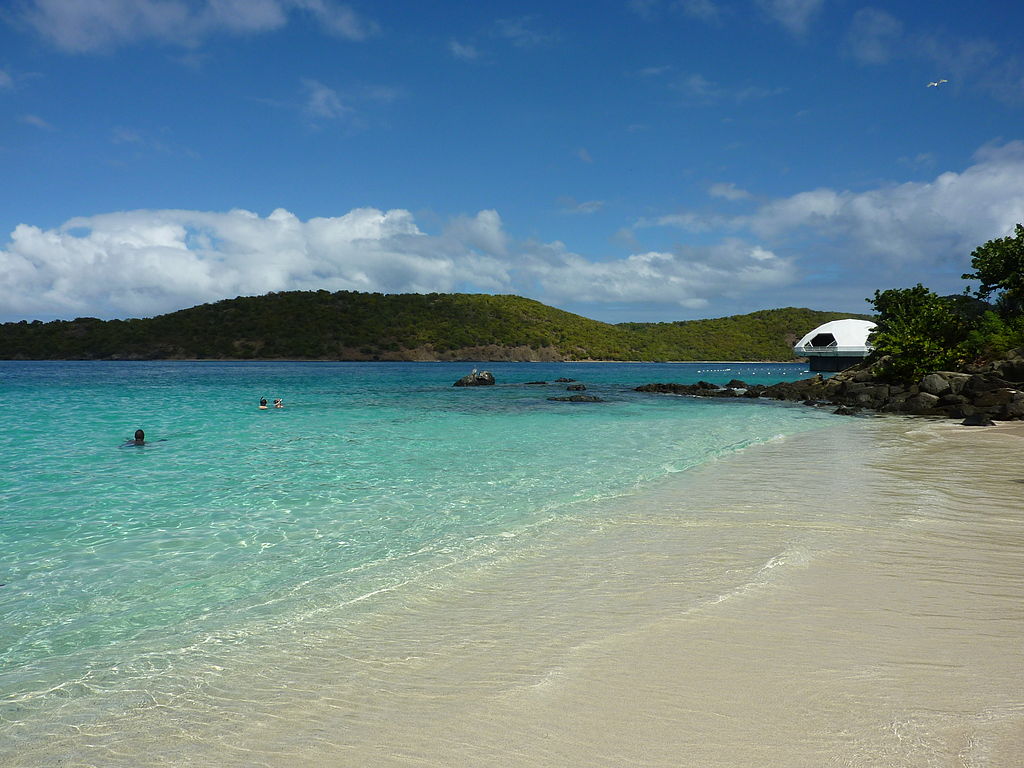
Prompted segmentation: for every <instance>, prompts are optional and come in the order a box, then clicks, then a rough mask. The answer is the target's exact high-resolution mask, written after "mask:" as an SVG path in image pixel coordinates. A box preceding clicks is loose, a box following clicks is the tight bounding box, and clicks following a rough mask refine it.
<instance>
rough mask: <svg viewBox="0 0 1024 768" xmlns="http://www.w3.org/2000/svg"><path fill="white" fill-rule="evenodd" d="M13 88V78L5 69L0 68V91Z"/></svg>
mask: <svg viewBox="0 0 1024 768" xmlns="http://www.w3.org/2000/svg"><path fill="white" fill-rule="evenodd" d="M13 89H14V78H13V77H11V76H10V75H9V74H8V73H7V72H6V71H5V70H3V69H0V91H10V90H13Z"/></svg>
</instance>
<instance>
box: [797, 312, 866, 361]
mask: <svg viewBox="0 0 1024 768" xmlns="http://www.w3.org/2000/svg"><path fill="white" fill-rule="evenodd" d="M874 328H875V324H874V323H872V322H871V321H870V320H855V319H853V318H848V319H846V320H832V321H831V322H828V323H825V324H823V325H819V326H818V327H817V328H815V329H814V330H813V331H810V332H809V333H807V334H806V335H805V336H804V337H803V338H802V339H800V341H799V342H798V343H797V344H796V345H795V346H794V347H793V351H794V352H796V353H797V354H799V355H811V354H814V353H815V352H818V353H819V354H820V353H832V354H835V353H847V354H858V353H859V354H862V355H863V354H867V352H868V350H869V349H870V347H869V346H868V334H869V333H871V331H873V330H874Z"/></svg>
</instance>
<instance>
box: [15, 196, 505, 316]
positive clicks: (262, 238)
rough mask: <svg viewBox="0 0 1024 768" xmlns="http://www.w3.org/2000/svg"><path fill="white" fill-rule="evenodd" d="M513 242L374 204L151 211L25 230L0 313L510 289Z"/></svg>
mask: <svg viewBox="0 0 1024 768" xmlns="http://www.w3.org/2000/svg"><path fill="white" fill-rule="evenodd" d="M503 238H504V235H503V233H502V231H501V220H500V218H499V217H498V215H497V214H496V213H495V212H493V211H490V212H488V211H485V212H482V213H481V214H479V215H478V216H476V217H469V218H466V219H462V220H458V221H456V222H454V223H453V224H452V226H451V228H450V230H449V231H447V232H445V233H442V234H441V235H439V236H429V235H426V234H424V233H423V232H421V231H420V230H419V228H418V227H417V226H416V223H415V221H414V220H413V217H412V214H410V213H409V212H408V211H404V210H391V211H386V212H384V211H380V210H377V209H372V208H359V209H355V210H353V211H350V212H349V213H347V214H345V215H344V216H339V217H332V218H314V219H310V220H308V221H301V220H299V219H298V218H297V217H296V216H295V215H294V214H292V213H290V212H288V211H286V210H283V209H278V210H276V211H274V212H273V213H271V214H270V215H269V216H267V217H260V216H258V215H257V214H255V213H251V212H249V211H243V210H235V211H230V212H228V213H207V212H202V211H183V210H164V211H146V210H142V211H129V212H123V213H110V214H103V215H98V216H91V217H85V218H76V219H72V220H70V221H68V222H66V223H65V224H64V225H63V226H61V227H59V228H57V229H52V230H43V229H40V228H38V227H34V226H31V225H27V224H21V225H19V226H18V227H17V228H16V229H15V230H14V232H13V234H12V236H11V241H10V243H9V244H8V245H7V247H6V248H5V249H4V250H2V251H0V274H2V275H3V276H2V277H0V306H4V307H5V308H6V311H7V312H8V313H9V314H10V315H11V316H12V317H23V316H30V317H31V316H38V315H40V314H44V315H50V316H52V315H56V316H67V315H69V314H70V315H73V314H82V313H85V314H95V315H99V316H125V315H151V314H154V313H160V312H166V311H169V310H173V309H177V308H180V307H184V306H190V305H193V304H196V303H199V302H204V301H212V300H216V299H221V298H225V297H233V296H236V295H245V294H260V293H265V292H267V291H280V290H290V289H319V288H325V289H329V290H341V289H350V290H362V291H367V290H369V291H387V292H429V291H451V290H456V289H458V288H459V286H461V285H469V284H473V285H477V286H480V287H481V288H482V289H488V290H496V289H500V288H503V287H506V286H507V285H508V270H507V264H505V263H504V262H503V261H501V260H500V258H499V257H502V256H504V255H505V248H506V246H505V243H504V240H503Z"/></svg>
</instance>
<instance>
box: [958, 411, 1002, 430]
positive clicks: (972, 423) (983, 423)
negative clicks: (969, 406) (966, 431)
mask: <svg viewBox="0 0 1024 768" xmlns="http://www.w3.org/2000/svg"><path fill="white" fill-rule="evenodd" d="M960 424H961V425H962V426H965V427H994V426H995V425H996V423H995V422H994V421H992V419H990V418H989V417H988V416H986V415H985V414H983V413H972V414H971V415H970V416H968V417H967V418H966V419H964V420H963V421H961V422H960Z"/></svg>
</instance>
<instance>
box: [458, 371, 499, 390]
mask: <svg viewBox="0 0 1024 768" xmlns="http://www.w3.org/2000/svg"><path fill="white" fill-rule="evenodd" d="M491 384H494V374H492V373H491V372H490V371H477V370H475V369H474V370H473V372H472V373H467V374H466V375H465V376H463V377H462V378H461V379H459V380H458V381H456V382H455V383H454V384H452V386H453V387H486V386H489V385H491Z"/></svg>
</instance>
